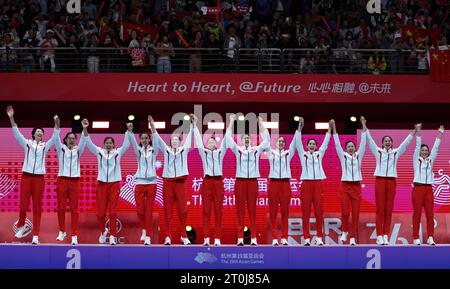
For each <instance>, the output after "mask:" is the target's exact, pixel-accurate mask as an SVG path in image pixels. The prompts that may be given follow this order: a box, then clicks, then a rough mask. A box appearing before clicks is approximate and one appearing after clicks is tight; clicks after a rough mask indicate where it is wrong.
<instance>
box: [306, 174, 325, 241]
mask: <svg viewBox="0 0 450 289" xmlns="http://www.w3.org/2000/svg"><path fill="white" fill-rule="evenodd" d="M301 192H302V194H301V196H300V200H301V202H302V214H303V215H302V221H303V236H304V237H305V239H310V238H311V234H310V232H309V230H310V228H309V226H310V225H309V217H310V216H311V205H313V206H314V214H315V216H316V228H317V237H320V238H323V184H322V181H321V180H304V181H303V182H302V188H301Z"/></svg>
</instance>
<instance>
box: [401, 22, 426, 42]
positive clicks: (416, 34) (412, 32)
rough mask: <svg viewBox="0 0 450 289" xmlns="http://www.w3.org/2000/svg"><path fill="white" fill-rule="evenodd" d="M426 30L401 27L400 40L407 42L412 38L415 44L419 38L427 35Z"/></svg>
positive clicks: (406, 26) (411, 26) (409, 26)
mask: <svg viewBox="0 0 450 289" xmlns="http://www.w3.org/2000/svg"><path fill="white" fill-rule="evenodd" d="M427 34H428V33H427V30H426V29H423V28H420V27H416V26H413V25H403V26H402V39H403V41H407V40H408V39H409V38H413V39H414V40H415V41H416V42H419V41H420V39H421V38H423V37H425V36H426V35H427Z"/></svg>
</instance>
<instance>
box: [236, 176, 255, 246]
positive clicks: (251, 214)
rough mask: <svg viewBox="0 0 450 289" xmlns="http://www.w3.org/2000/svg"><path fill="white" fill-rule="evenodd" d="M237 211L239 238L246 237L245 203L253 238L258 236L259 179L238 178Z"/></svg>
mask: <svg viewBox="0 0 450 289" xmlns="http://www.w3.org/2000/svg"><path fill="white" fill-rule="evenodd" d="M235 195H236V212H237V219H238V238H243V237H244V216H245V205H246V204H247V210H248V218H249V220H250V226H248V228H249V229H250V233H251V238H256V199H257V198H258V180H257V179H256V178H253V179H243V178H236V190H235Z"/></svg>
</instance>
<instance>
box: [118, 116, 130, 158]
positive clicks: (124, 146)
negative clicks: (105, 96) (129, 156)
mask: <svg viewBox="0 0 450 289" xmlns="http://www.w3.org/2000/svg"><path fill="white" fill-rule="evenodd" d="M130 134H131V135H133V123H131V122H130V123H127V131H126V132H125V135H124V137H123V143H122V146H121V147H120V148H118V149H117V151H118V153H119V155H120V156H123V155H124V154H125V152H126V151H127V150H128V148H129V147H130ZM133 137H134V136H133Z"/></svg>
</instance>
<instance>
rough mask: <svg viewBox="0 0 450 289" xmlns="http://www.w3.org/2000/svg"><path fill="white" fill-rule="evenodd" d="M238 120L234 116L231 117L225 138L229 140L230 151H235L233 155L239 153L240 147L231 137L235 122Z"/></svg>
mask: <svg viewBox="0 0 450 289" xmlns="http://www.w3.org/2000/svg"><path fill="white" fill-rule="evenodd" d="M235 120H236V115H235V114H232V115H230V124H229V125H228V128H227V132H226V133H225V138H227V139H228V140H227V143H228V145H229V146H230V149H231V150H232V151H233V153H235V154H237V153H238V145H237V143H236V142H235V141H234V139H233V137H232V136H231V133H232V131H233V126H234V122H235ZM224 141H225V139H224Z"/></svg>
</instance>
